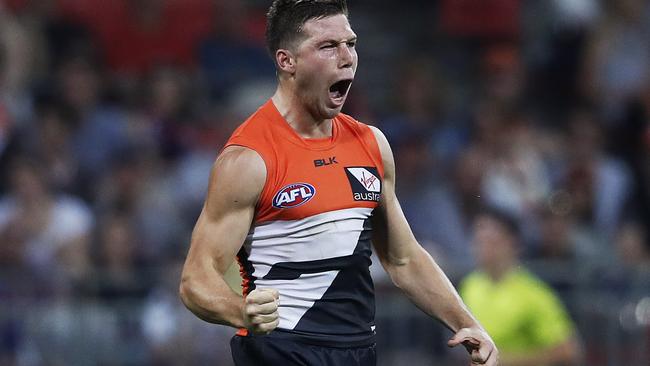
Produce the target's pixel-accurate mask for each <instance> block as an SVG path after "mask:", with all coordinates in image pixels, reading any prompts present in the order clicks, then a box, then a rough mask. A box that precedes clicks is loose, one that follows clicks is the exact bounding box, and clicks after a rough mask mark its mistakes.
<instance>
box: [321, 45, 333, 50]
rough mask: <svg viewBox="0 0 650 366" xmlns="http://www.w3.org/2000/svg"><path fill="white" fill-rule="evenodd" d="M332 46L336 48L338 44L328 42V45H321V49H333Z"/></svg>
mask: <svg viewBox="0 0 650 366" xmlns="http://www.w3.org/2000/svg"><path fill="white" fill-rule="evenodd" d="M332 48H336V44H334V43H328V44H326V45H323V46H321V48H320V49H321V50H327V49H332Z"/></svg>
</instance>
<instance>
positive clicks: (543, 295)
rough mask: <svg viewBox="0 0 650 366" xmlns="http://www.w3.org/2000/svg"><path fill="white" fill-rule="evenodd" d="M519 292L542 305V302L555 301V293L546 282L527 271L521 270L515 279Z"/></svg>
mask: <svg viewBox="0 0 650 366" xmlns="http://www.w3.org/2000/svg"><path fill="white" fill-rule="evenodd" d="M513 278H514V280H515V286H516V288H517V290H518V291H519V292H520V293H521V294H522V296H526V297H527V298H528V299H529V300H530V301H533V302H535V303H540V300H542V299H547V300H551V301H553V300H555V299H556V298H557V296H556V294H555V291H554V290H553V289H552V288H551V286H549V285H548V284H547V283H546V282H544V281H542V280H541V279H540V278H539V277H537V276H536V275H534V274H533V273H531V272H530V271H528V270H526V269H520V270H518V271H517V272H516V273H515V276H514V277H513Z"/></svg>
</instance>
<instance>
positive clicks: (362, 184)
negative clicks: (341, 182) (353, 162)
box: [345, 167, 381, 202]
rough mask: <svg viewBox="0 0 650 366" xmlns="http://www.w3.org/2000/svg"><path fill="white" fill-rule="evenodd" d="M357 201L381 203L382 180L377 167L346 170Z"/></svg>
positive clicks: (353, 196)
mask: <svg viewBox="0 0 650 366" xmlns="http://www.w3.org/2000/svg"><path fill="white" fill-rule="evenodd" d="M345 173H346V174H347V176H348V180H349V181H350V187H351V188H352V198H353V199H354V200H355V201H374V202H379V198H380V197H381V179H380V178H379V173H378V172H377V168H375V167H353V168H345Z"/></svg>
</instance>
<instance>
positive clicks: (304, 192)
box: [273, 183, 316, 208]
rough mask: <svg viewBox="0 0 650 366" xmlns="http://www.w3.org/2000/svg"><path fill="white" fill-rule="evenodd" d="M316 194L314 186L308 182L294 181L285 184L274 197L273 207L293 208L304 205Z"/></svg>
mask: <svg viewBox="0 0 650 366" xmlns="http://www.w3.org/2000/svg"><path fill="white" fill-rule="evenodd" d="M314 195H316V189H315V188H314V186H312V185H311V184H308V183H293V184H289V185H287V186H284V187H283V188H282V189H280V190H279V191H278V193H276V194H275V196H274V197H273V207H275V208H292V207H298V206H300V205H304V204H305V203H307V202H308V201H309V200H310V199H312V198H313V197H314Z"/></svg>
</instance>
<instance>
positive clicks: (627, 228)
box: [614, 221, 650, 271]
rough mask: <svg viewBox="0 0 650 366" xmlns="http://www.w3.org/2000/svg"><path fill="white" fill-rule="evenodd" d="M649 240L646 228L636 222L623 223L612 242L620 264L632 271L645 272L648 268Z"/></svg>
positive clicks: (649, 261)
mask: <svg viewBox="0 0 650 366" xmlns="http://www.w3.org/2000/svg"><path fill="white" fill-rule="evenodd" d="M649 239H650V238H648V231H647V228H646V227H644V226H642V225H640V224H639V223H638V222H634V221H628V222H625V223H623V225H622V226H621V229H620V230H619V232H618V233H617V236H616V240H615V242H614V243H615V246H616V254H617V256H618V259H619V260H620V262H621V263H622V264H623V265H624V266H625V267H627V268H630V269H632V270H636V269H638V270H643V269H645V270H646V271H647V270H648V269H649V268H650V250H648V244H647V243H648V240H649Z"/></svg>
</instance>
